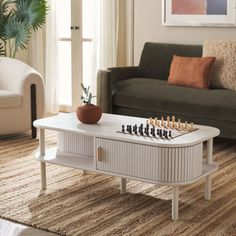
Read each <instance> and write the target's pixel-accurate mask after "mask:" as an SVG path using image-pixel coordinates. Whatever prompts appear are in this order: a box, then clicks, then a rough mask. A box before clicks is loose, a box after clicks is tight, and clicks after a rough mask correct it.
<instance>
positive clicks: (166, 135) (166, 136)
mask: <svg viewBox="0 0 236 236" xmlns="http://www.w3.org/2000/svg"><path fill="white" fill-rule="evenodd" d="M165 138H166V139H168V133H167V131H166V133H165Z"/></svg>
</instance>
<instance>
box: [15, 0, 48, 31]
mask: <svg viewBox="0 0 236 236" xmlns="http://www.w3.org/2000/svg"><path fill="white" fill-rule="evenodd" d="M15 3H16V11H15V15H16V17H17V19H18V20H19V21H21V22H23V21H24V22H26V23H27V24H28V26H29V27H32V28H33V29H34V31H36V30H38V29H39V28H41V27H42V25H43V24H44V23H45V22H46V14H47V11H48V7H47V1H46V0H15Z"/></svg>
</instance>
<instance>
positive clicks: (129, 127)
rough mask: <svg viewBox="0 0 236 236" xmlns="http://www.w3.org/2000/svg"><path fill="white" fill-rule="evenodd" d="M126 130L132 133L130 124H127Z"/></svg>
mask: <svg viewBox="0 0 236 236" xmlns="http://www.w3.org/2000/svg"><path fill="white" fill-rule="evenodd" d="M127 131H128V133H130V134H132V126H131V125H127Z"/></svg>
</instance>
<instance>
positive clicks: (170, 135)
mask: <svg viewBox="0 0 236 236" xmlns="http://www.w3.org/2000/svg"><path fill="white" fill-rule="evenodd" d="M169 137H170V138H171V137H172V134H171V130H170V131H169Z"/></svg>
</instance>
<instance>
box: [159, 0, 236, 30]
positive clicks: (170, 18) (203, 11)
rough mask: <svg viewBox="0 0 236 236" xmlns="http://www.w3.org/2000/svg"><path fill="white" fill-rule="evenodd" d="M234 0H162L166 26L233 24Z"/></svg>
mask: <svg viewBox="0 0 236 236" xmlns="http://www.w3.org/2000/svg"><path fill="white" fill-rule="evenodd" d="M235 7H236V0H162V23H163V25H168V26H226V27H230V26H232V27H233V26H235V25H236V20H235V17H236V16H235V12H236V10H235Z"/></svg>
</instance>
